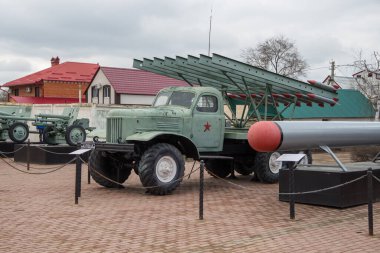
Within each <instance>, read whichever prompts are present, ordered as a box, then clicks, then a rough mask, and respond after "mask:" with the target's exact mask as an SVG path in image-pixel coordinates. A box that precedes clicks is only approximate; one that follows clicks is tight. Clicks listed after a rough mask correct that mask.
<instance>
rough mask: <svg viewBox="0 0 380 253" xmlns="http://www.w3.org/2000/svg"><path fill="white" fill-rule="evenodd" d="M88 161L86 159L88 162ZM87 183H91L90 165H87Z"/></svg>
mask: <svg viewBox="0 0 380 253" xmlns="http://www.w3.org/2000/svg"><path fill="white" fill-rule="evenodd" d="M88 162H89V161H87V163H88ZM87 167H88V169H87V184H91V173H90V165H88V166H87Z"/></svg>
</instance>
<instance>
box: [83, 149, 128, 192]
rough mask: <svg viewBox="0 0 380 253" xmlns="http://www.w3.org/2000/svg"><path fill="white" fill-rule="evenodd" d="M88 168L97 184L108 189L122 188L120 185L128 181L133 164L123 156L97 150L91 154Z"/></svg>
mask: <svg viewBox="0 0 380 253" xmlns="http://www.w3.org/2000/svg"><path fill="white" fill-rule="evenodd" d="M88 167H89V171H90V175H91V177H92V178H93V179H94V180H95V182H97V183H98V184H100V185H101V186H104V187H107V188H120V187H122V186H121V185H120V184H122V183H124V182H125V181H126V180H127V179H128V177H129V175H130V174H131V170H132V166H131V163H128V162H127V161H126V160H125V159H123V158H122V157H121V156H118V155H116V154H110V153H107V152H105V151H97V150H93V151H92V152H91V155H90V158H89V162H88ZM118 169H119V174H118ZM107 178H109V179H111V180H112V181H115V182H117V183H115V182H112V181H110V180H108V179H107Z"/></svg>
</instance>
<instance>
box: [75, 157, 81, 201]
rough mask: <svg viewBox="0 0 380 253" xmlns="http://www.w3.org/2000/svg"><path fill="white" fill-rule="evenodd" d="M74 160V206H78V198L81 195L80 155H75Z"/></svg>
mask: <svg viewBox="0 0 380 253" xmlns="http://www.w3.org/2000/svg"><path fill="white" fill-rule="evenodd" d="M76 158H77V159H76V173H75V204H78V198H79V197H80V195H81V177H82V161H81V160H80V155H76Z"/></svg>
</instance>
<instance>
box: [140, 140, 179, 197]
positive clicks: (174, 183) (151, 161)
mask: <svg viewBox="0 0 380 253" xmlns="http://www.w3.org/2000/svg"><path fill="white" fill-rule="evenodd" d="M184 172H185V161H184V159H183V157H182V154H181V152H180V151H179V150H178V149H177V148H176V147H174V146H173V145H170V144H167V143H159V144H155V145H154V146H152V147H150V148H149V149H147V150H146V151H145V152H144V154H143V155H142V157H141V160H140V162H139V177H140V180H141V183H142V184H143V186H144V187H147V192H149V193H151V194H153V195H166V194H169V193H171V192H172V191H174V190H175V189H176V188H177V187H178V186H179V184H180V183H181V181H182V177H183V175H184Z"/></svg>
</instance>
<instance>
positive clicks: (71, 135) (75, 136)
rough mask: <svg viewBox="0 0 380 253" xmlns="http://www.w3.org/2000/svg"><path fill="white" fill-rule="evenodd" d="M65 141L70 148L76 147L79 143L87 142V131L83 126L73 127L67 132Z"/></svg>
mask: <svg viewBox="0 0 380 253" xmlns="http://www.w3.org/2000/svg"><path fill="white" fill-rule="evenodd" d="M65 139H66V142H67V144H69V145H70V146H76V145H77V144H78V143H82V142H84V141H86V131H85V130H84V128H83V127H82V126H79V125H71V126H69V127H68V128H67V130H66V133H65Z"/></svg>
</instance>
